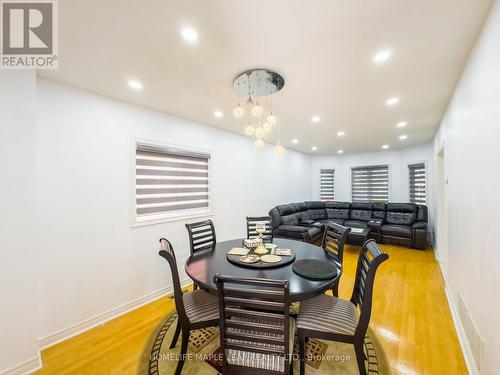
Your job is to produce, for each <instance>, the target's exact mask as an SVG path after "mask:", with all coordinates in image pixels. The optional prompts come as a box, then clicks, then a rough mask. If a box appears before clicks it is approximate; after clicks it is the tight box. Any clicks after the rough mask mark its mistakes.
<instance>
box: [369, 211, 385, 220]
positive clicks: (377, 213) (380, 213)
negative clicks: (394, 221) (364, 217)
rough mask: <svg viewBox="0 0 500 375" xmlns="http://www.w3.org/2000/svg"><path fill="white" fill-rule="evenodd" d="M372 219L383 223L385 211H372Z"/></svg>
mask: <svg viewBox="0 0 500 375" xmlns="http://www.w3.org/2000/svg"><path fill="white" fill-rule="evenodd" d="M372 217H373V218H374V219H379V220H382V221H383V220H384V219H385V211H372Z"/></svg>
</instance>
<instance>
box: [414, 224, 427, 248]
mask: <svg viewBox="0 0 500 375" xmlns="http://www.w3.org/2000/svg"><path fill="white" fill-rule="evenodd" d="M411 228H412V232H413V247H415V248H416V249H421V250H425V248H426V247H427V223H426V222H425V221H417V222H416V223H413V225H412V226H411Z"/></svg>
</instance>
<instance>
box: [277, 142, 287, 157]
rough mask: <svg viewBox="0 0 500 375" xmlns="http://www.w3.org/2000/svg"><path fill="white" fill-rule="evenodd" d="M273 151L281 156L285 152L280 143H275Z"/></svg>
mask: <svg viewBox="0 0 500 375" xmlns="http://www.w3.org/2000/svg"><path fill="white" fill-rule="evenodd" d="M274 153H275V154H276V155H278V156H281V155H283V154H284V153H285V148H284V147H283V146H282V145H280V144H277V145H276V147H275V148H274Z"/></svg>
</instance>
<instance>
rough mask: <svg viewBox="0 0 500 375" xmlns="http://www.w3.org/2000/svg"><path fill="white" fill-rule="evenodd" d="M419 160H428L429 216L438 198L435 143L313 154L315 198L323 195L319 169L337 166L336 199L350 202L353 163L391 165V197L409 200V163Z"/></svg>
mask: <svg viewBox="0 0 500 375" xmlns="http://www.w3.org/2000/svg"><path fill="white" fill-rule="evenodd" d="M418 162H425V163H426V166H427V203H428V204H427V205H428V206H429V216H431V212H432V205H433V201H434V197H433V181H434V168H433V147H432V144H431V143H429V144H426V145H422V146H418V147H412V148H408V149H404V150H396V151H381V152H373V153H364V154H355V155H339V156H313V158H312V194H313V199H319V198H320V191H319V172H320V169H321V168H334V169H335V200H337V201H346V202H350V201H351V168H352V167H360V166H368V165H389V201H390V202H408V201H409V186H408V164H413V163H418ZM430 219H431V218H430ZM430 225H431V226H432V219H431V220H430Z"/></svg>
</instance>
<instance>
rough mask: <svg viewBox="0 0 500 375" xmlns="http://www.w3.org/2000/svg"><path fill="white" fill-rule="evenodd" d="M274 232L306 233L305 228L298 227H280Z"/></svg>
mask: <svg viewBox="0 0 500 375" xmlns="http://www.w3.org/2000/svg"><path fill="white" fill-rule="evenodd" d="M275 230H276V231H280V232H291V233H304V232H307V227H303V226H300V225H280V226H279V227H278V228H276V229H275Z"/></svg>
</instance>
